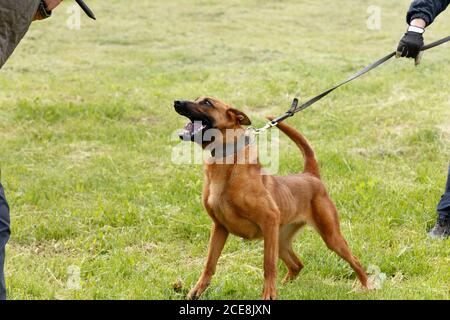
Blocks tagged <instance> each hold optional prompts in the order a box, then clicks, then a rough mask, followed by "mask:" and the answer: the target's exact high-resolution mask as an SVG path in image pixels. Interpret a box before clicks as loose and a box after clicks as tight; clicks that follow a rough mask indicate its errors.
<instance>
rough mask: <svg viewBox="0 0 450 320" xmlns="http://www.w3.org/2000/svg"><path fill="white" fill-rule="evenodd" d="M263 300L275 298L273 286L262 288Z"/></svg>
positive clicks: (275, 293)
mask: <svg viewBox="0 0 450 320" xmlns="http://www.w3.org/2000/svg"><path fill="white" fill-rule="evenodd" d="M262 299H263V300H277V290H276V289H275V288H266V289H264V292H263V295H262Z"/></svg>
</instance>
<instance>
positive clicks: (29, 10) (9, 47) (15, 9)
mask: <svg viewBox="0 0 450 320" xmlns="http://www.w3.org/2000/svg"><path fill="white" fill-rule="evenodd" d="M38 6H39V0H0V68H1V67H2V66H3V65H4V64H5V62H6V60H7V59H8V58H9V56H10V55H11V54H12V53H13V51H14V49H15V48H16V47H17V45H18V44H19V42H20V40H22V38H23V36H24V35H25V33H26V32H27V31H28V28H29V27H30V24H31V22H32V21H33V18H34V15H35V14H36V11H37V8H38Z"/></svg>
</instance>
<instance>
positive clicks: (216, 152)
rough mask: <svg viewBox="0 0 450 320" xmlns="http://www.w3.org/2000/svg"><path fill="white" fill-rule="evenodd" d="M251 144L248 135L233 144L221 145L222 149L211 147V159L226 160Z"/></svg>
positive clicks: (251, 140) (250, 138) (251, 141)
mask: <svg viewBox="0 0 450 320" xmlns="http://www.w3.org/2000/svg"><path fill="white" fill-rule="evenodd" d="M252 143H253V139H252V137H250V136H248V135H244V137H243V138H241V139H239V140H238V141H236V142H234V143H227V144H226V145H222V148H217V147H215V146H214V147H212V148H211V151H210V152H211V157H213V158H216V159H219V158H226V157H228V156H231V155H233V154H236V153H238V152H239V151H241V150H243V149H244V148H245V147H247V146H248V145H250V144H252Z"/></svg>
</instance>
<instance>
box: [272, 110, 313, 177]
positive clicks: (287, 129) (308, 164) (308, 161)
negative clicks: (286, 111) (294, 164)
mask: <svg viewBox="0 0 450 320" xmlns="http://www.w3.org/2000/svg"><path fill="white" fill-rule="evenodd" d="M267 119H269V120H270V121H272V120H273V119H274V117H267ZM277 127H278V129H280V130H281V131H283V132H284V134H285V135H287V136H288V137H289V138H290V139H291V140H292V141H294V142H295V144H296V145H297V146H298V147H299V149H300V150H301V151H302V153H303V156H304V157H305V169H304V172H307V173H310V174H312V175H313V176H316V177H317V178H320V170H319V164H318V163H317V160H316V155H315V154H314V150H313V149H312V147H311V146H310V145H309V142H308V140H306V138H305V137H304V136H302V135H301V134H300V132H298V131H297V130H295V129H294V128H293V127H291V126H289V125H287V124H285V123H284V122H280V123H278V125H277Z"/></svg>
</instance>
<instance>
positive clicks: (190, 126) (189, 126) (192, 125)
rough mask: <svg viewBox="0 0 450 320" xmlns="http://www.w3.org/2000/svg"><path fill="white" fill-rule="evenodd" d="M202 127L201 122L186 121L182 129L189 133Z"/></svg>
mask: <svg viewBox="0 0 450 320" xmlns="http://www.w3.org/2000/svg"><path fill="white" fill-rule="evenodd" d="M202 127H203V125H202V123H201V122H200V121H195V122H188V123H187V124H186V125H185V126H184V130H185V131H187V132H189V133H194V132H195V131H197V130H199V129H201V128H202Z"/></svg>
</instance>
